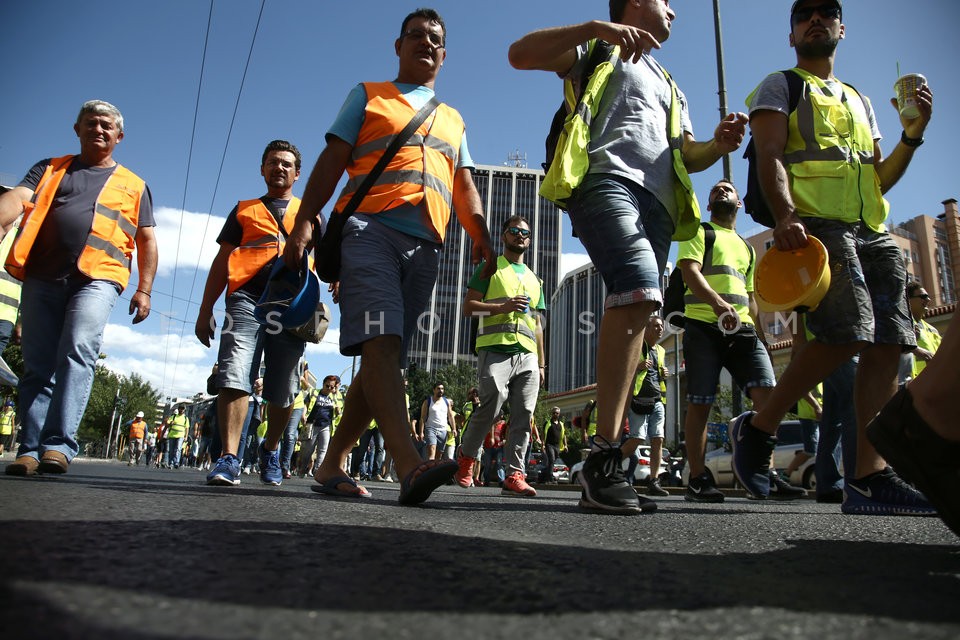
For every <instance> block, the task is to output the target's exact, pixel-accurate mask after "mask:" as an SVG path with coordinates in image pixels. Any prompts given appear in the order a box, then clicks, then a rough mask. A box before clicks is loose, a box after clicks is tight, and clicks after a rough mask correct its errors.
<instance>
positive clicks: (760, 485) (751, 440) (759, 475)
mask: <svg viewBox="0 0 960 640" xmlns="http://www.w3.org/2000/svg"><path fill="white" fill-rule="evenodd" d="M754 415H756V414H755V413H754V412H753V411H747V412H746V413H742V414H740V415H739V416H737V417H736V418H734V420H733V422H731V423H730V424H731V428H730V446H731V448H732V450H733V455H732V456H731V462H730V466H731V467H733V475H735V476H736V478H737V480H738V481H739V482H740V484H741V485H742V486H743V488H744V489H745V490H746V492H747V497H748V498H752V499H754V500H763V499H764V498H766V497H767V496H768V495H769V494H770V476H769V475H768V472H769V471H770V454H772V453H773V450H774V448H775V447H776V446H777V438H776V437H775V436H771V435H770V434H769V433H766V432H764V431H760V430H759V429H757V428H756V427H754V426H753V425H752V424H751V419H752V418H753V416H754Z"/></svg>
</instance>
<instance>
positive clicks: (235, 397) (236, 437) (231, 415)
mask: <svg viewBox="0 0 960 640" xmlns="http://www.w3.org/2000/svg"><path fill="white" fill-rule="evenodd" d="M249 396H250V394H249V393H247V392H246V391H241V390H240V389H220V394H219V395H218V396H217V422H218V423H219V425H220V439H221V440H222V441H223V451H222V452H221V454H220V455H222V456H225V455H228V454H230V455H234V456H235V455H237V450H238V449H239V448H240V436H241V432H242V431H243V422H244V420H246V419H247V408H248V405H249V403H250V400H249ZM284 424H286V423H284Z"/></svg>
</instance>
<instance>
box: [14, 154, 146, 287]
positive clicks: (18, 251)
mask: <svg viewBox="0 0 960 640" xmlns="http://www.w3.org/2000/svg"><path fill="white" fill-rule="evenodd" d="M75 157H76V156H62V157H60V158H53V159H52V160H51V161H50V164H49V165H47V169H46V171H44V172H43V176H42V177H41V178H40V183H39V184H38V185H37V188H36V190H35V191H34V196H33V201H32V203H24V217H23V222H22V223H21V224H20V232H19V233H18V234H17V239H16V240H15V241H14V243H13V247H12V248H11V249H10V254H9V255H8V256H7V262H6V268H7V273H9V274H10V275H11V276H13V277H14V278H16V279H17V280H21V281H22V280H23V279H24V277H25V274H26V269H25V265H26V263H27V260H28V259H29V257H30V249H31V248H32V247H33V243H34V241H36V239H37V234H38V233H39V232H40V226H41V225H42V224H43V221H44V219H45V218H46V217H47V213H48V212H49V211H50V206H51V205H52V204H53V199H54V197H55V196H56V195H57V188H58V187H59V186H60V181H61V180H63V176H64V175H66V173H67V169H68V168H69V167H70V163H71V162H72V161H73V159H74V158H75ZM145 190H146V185H145V184H144V182H143V180H141V179H140V177H138V176H137V175H136V174H135V173H133V172H132V171H130V170H129V169H127V168H126V167H123V166H121V165H119V164H118V165H117V166H116V167H115V168H114V171H113V173H112V174H111V175H110V177H109V178H107V182H106V184H104V186H103V190H102V191H101V192H100V195H98V196H97V204H96V208H95V210H94V214H93V222H92V224H91V226H90V233H89V234H88V235H87V241H86V244H85V246H84V247H83V251H81V252H80V257H79V258H78V259H77V269H79V270H80V273H82V274H84V275H86V276H88V277H90V278H93V279H94V280H110V281H111V282H116V283H117V284H119V285H120V287H121V289H123V288H126V286H127V282H128V281H129V280H130V264H131V262H132V256H133V248H134V246H135V243H134V236H136V234H137V222H138V220H139V219H140V199H141V197H142V196H143V192H144V191H145Z"/></svg>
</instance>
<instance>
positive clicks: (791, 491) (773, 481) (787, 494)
mask: <svg viewBox="0 0 960 640" xmlns="http://www.w3.org/2000/svg"><path fill="white" fill-rule="evenodd" d="M805 495H807V492H806V491H804V490H803V489H801V488H800V487H795V486H793V485H792V484H790V483H789V482H787V481H786V480H784V479H783V478H782V477H781V476H780V474H779V473H777V472H776V471H773V470H771V471H770V497H771V498H773V499H774V500H796V499H797V498H802V497H804V496H805Z"/></svg>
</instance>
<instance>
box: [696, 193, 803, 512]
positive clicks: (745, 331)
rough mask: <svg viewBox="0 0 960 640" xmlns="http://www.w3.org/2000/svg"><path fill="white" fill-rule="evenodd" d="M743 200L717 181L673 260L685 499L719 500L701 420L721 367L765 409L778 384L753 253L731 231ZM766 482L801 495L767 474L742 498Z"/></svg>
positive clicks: (781, 494) (755, 495)
mask: <svg viewBox="0 0 960 640" xmlns="http://www.w3.org/2000/svg"><path fill="white" fill-rule="evenodd" d="M741 204H742V203H741V202H740V199H739V196H738V195H737V190H736V187H734V186H733V184H732V183H730V182H728V181H726V180H721V181H720V182H718V183H717V184H715V185H714V186H713V188H712V189H711V190H710V197H709V200H708V204H707V210H708V211H710V222H708V223H706V224H704V225H703V226H702V227H701V228H700V230H699V231H698V232H697V235H696V237H694V238H693V239H692V240H687V241H685V242H681V243H680V248H679V251H678V253H677V264H678V265H679V267H680V270H681V271H682V272H683V281H684V283H685V284H686V290H685V291H684V303H685V310H684V313H685V315H686V317H687V320H686V323H685V324H684V329H685V331H684V333H683V353H684V357H685V358H686V360H687V403H688V404H687V417H686V419H685V421H684V430H685V431H686V434H687V460H688V462H689V464H690V482H689V484H688V485H687V493H686V496H685V498H686V500H688V501H690V502H723V494H722V493H721V492H720V491H719V490H718V489H717V488H716V486H714V484H713V479H712V478H711V477H710V475H709V474H708V473H707V472H706V470H705V469H704V453H705V449H706V445H707V438H706V426H707V418H708V416H709V415H710V408H711V407H712V406H713V402H714V399H715V398H716V391H717V382H718V381H719V379H720V370H721V369H724V368H725V369H726V370H727V371H729V372H730V376H731V377H732V378H733V379H734V381H736V383H737V384H738V385H739V386H740V388H741V389H745V390H746V392H747V394H748V395H749V396H750V399H751V400H752V401H753V406H754V407H756V408H759V407H762V406H763V404H764V402H765V401H766V399H767V397H768V396H769V395H770V390H771V389H772V388H773V386H774V385H775V384H776V379H775V378H774V375H773V367H772V366H771V364H770V357H769V356H768V355H767V351H766V340H765V339H764V335H763V332H762V331H760V332H758V331H757V330H756V327H757V326H759V321H758V319H757V318H758V316H757V304H756V301H755V300H754V298H753V271H754V268H755V267H756V255H755V254H754V251H753V247H751V246H750V245H749V244H747V242H746V241H745V240H744V239H743V238H741V237H740V236H739V235H737V232H736V230H735V227H736V222H737V209H739V208H740V205H741ZM707 234H712V235H713V237H714V241H713V243H709V242H706V240H705V238H706V236H707ZM711 244H712V246H710V245H711ZM770 487H775V488H776V489H777V496H778V497H784V498H788V497H789V498H795V497H798V496H799V495H802V494H803V491H802V490H797V489H796V488H795V487H790V486H789V485H788V484H787V483H786V482H784V481H783V480H782V479H781V478H780V477H779V476H777V475H773V476H771V477H770V479H769V485H768V491H767V492H765V493H764V494H762V495H760V494H758V493H753V492H748V493H747V495H748V496H749V497H752V498H762V497H766V494H767V493H768V492H769V488H770Z"/></svg>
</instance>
